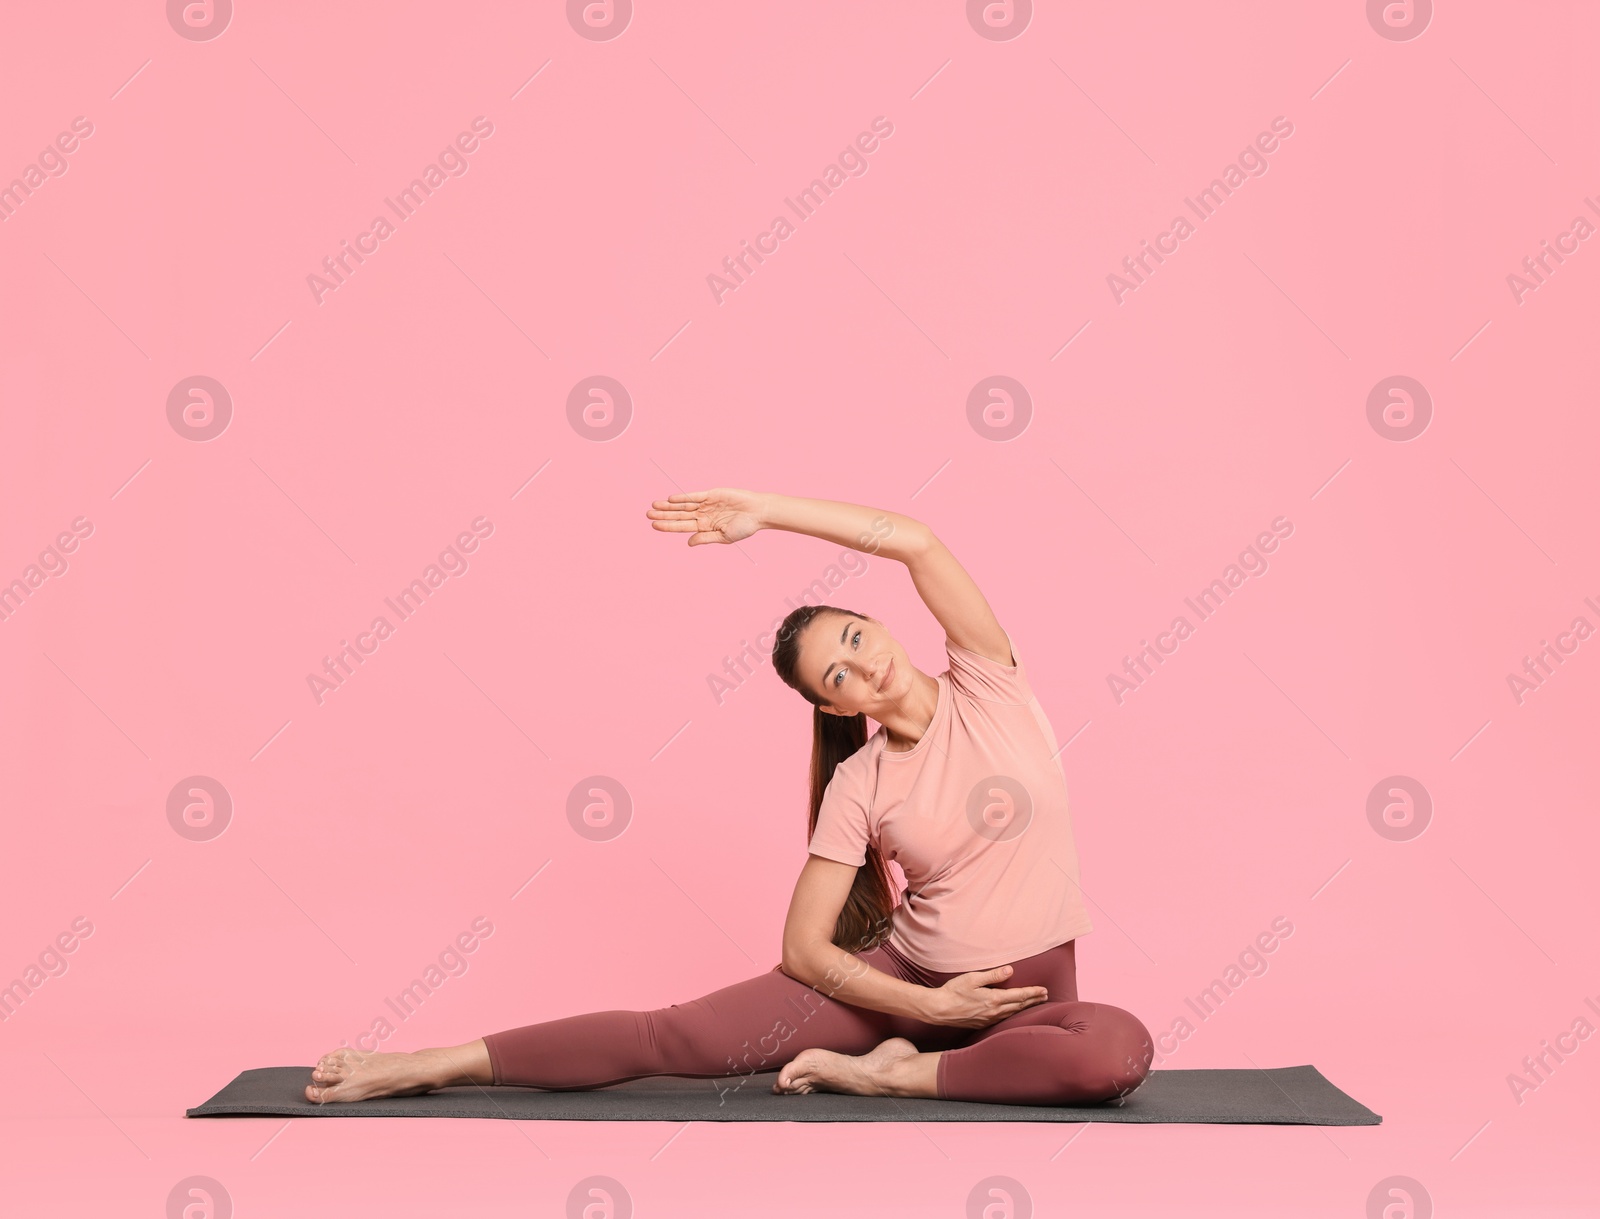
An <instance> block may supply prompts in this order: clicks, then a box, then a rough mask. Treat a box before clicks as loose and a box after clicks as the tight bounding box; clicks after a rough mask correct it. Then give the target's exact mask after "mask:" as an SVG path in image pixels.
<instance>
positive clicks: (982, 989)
mask: <svg viewBox="0 0 1600 1219" xmlns="http://www.w3.org/2000/svg"><path fill="white" fill-rule="evenodd" d="M646 515H647V516H648V517H649V518H650V519H651V520H652V521H653V522H654V528H655V529H657V530H660V531H662V532H665V533H687V534H689V535H690V537H689V539H688V542H689V545H690V546H703V545H707V544H711V543H723V544H728V543H734V542H739V541H742V540H743V539H744V538H747V537H749V536H750V535H751V534H753V533H755V532H756V531H757V530H758V529H786V530H790V531H793V532H795V533H805V534H810V535H811V536H813V537H817V538H822V539H824V540H826V541H829V542H832V543H835V544H837V545H841V546H848V547H850V548H851V549H854V550H860V551H865V552H868V553H873V554H880V555H883V556H885V557H887V558H891V559H894V560H896V561H898V562H901V563H904V564H905V565H906V567H907V568H908V569H909V571H910V573H911V580H912V583H913V584H914V585H915V586H916V589H917V592H918V593H919V594H920V595H921V597H922V600H923V602H924V604H926V605H927V607H928V610H929V611H930V612H931V613H932V614H933V616H934V618H935V619H937V620H938V622H939V625H940V626H941V627H943V628H944V632H945V636H946V638H945V651H946V653H947V656H948V660H949V667H948V669H947V670H946V671H945V672H942V673H940V674H939V675H938V676H936V677H932V676H929V675H928V674H926V673H923V672H922V671H921V670H919V669H917V668H916V666H914V665H913V664H912V663H911V659H910V657H909V656H907V654H906V652H905V649H904V648H903V647H902V646H901V645H900V643H899V642H898V641H897V640H896V639H895V638H894V636H893V635H891V634H890V633H889V630H888V628H887V627H886V626H885V625H884V624H883V623H882V622H879V621H878V620H877V619H875V618H870V617H868V616H866V615H865V614H860V613H856V612H855V611H853V610H846V609H840V608H837V607H833V606H825V605H805V606H801V607H800V608H799V609H797V610H795V611H794V612H793V613H791V614H790V615H789V616H788V617H787V618H785V619H784V620H783V623H782V625H781V627H780V628H779V629H778V631H777V634H776V642H775V644H774V646H773V649H772V665H773V668H774V669H775V670H776V671H777V673H778V676H779V677H781V678H782V679H783V681H784V682H785V683H786V684H787V685H789V686H791V687H792V688H794V689H795V690H797V691H799V693H800V694H801V695H802V696H803V697H804V698H805V699H806V701H807V702H809V703H811V705H812V753H811V799H810V829H811V834H810V839H809V842H810V846H809V854H808V856H807V859H806V863H805V865H804V867H803V868H802V869H801V871H800V877H799V880H798V881H797V882H796V884H795V888H794V896H793V897H792V899H791V900H790V903H789V912H788V917H787V920H786V921H785V923H784V928H783V960H782V962H781V963H780V964H779V965H776V966H774V967H773V968H772V969H771V970H770V971H769V972H767V973H764V974H761V975H760V976H758V977H754V978H749V979H747V980H745V981H743V982H736V983H734V984H733V985H731V986H726V987H724V988H722V989H721V990H717V991H713V992H712V993H711V994H709V995H705V996H703V997H701V998H699V999H695V1000H692V1001H688V1002H684V1003H675V1004H672V1005H671V1006H670V1007H664V1008H659V1009H656V1010H654V1011H603V1012H589V1013H586V1014H583V1015H577V1016H566V1017H563V1018H561V1019H557V1020H547V1021H544V1022H542V1023H539V1024H530V1025H526V1026H524V1027H522V1028H515V1029H508V1030H506V1031H504V1032H500V1033H491V1034H489V1035H488V1036H486V1037H481V1038H479V1039H478V1040H476V1041H470V1042H468V1043H466V1044H465V1045H459V1046H454V1047H450V1048H438V1049H425V1050H418V1051H415V1052H412V1053H363V1052H362V1051H360V1050H354V1049H349V1048H343V1049H338V1050H334V1051H333V1052H331V1053H329V1054H326V1055H324V1056H323V1058H322V1059H321V1060H320V1061H319V1062H318V1063H317V1065H316V1067H315V1068H314V1069H313V1070H312V1072H311V1083H310V1084H309V1085H307V1087H306V1096H307V1098H309V1099H310V1100H313V1101H317V1102H319V1103H322V1102H334V1101H353V1100H364V1099H366V1098H368V1097H375V1096H396V1095H411V1094H415V1093H419V1092H427V1091H431V1090H432V1089H434V1088H442V1087H448V1086H452V1085H459V1084H474V1083H475V1084H515V1085H522V1086H526V1087H535V1088H547V1089H558V1090H559V1089H585V1088H598V1087H603V1086H605V1085H607V1084H614V1083H620V1082H623V1081H625V1080H630V1079H638V1078H641V1077H643V1076H647V1075H687V1076H695V1077H700V1078H713V1079H719V1080H720V1079H725V1078H726V1079H730V1080H732V1079H733V1077H743V1076H747V1075H750V1074H752V1073H754V1072H756V1071H770V1070H773V1069H775V1068H781V1070H779V1073H778V1077H777V1081H776V1082H775V1083H774V1084H773V1091H775V1092H780V1093H806V1092H815V1091H830V1092H853V1093H857V1094H860V1095H865V1096H923V1097H941V1098H945V1099H951V1100H976V1101H992V1102H998V1103H1006V1104H1033V1105H1086V1104H1098V1103H1101V1102H1107V1101H1112V1100H1120V1099H1121V1098H1122V1097H1124V1096H1126V1095H1127V1094H1128V1093H1129V1092H1131V1091H1133V1089H1135V1088H1137V1087H1138V1086H1139V1085H1140V1084H1142V1083H1143V1082H1144V1080H1145V1078H1146V1076H1148V1074H1149V1071H1150V1063H1151V1059H1152V1057H1153V1054H1154V1050H1153V1046H1152V1043H1151V1038H1150V1034H1149V1032H1148V1031H1147V1030H1146V1028H1145V1026H1144V1025H1143V1024H1142V1023H1141V1022H1140V1021H1139V1020H1138V1018H1137V1017H1135V1016H1134V1015H1132V1014H1131V1013H1129V1012H1127V1011H1124V1010H1123V1009H1122V1008H1119V1007H1112V1006H1110V1005H1108V1004H1105V1003H1088V1002H1083V1001H1080V1000H1079V999H1078V984H1077V966H1076V959H1075V956H1074V941H1075V940H1076V939H1077V937H1078V936H1080V935H1082V934H1084V933H1085V932H1087V931H1089V930H1091V929H1092V924H1091V923H1090V920H1089V915H1088V912H1087V911H1086V910H1085V908H1084V905H1083V897H1082V892H1081V890H1080V889H1079V888H1078V856H1077V849H1076V847H1075V845H1074V842H1073V834H1072V822H1071V819H1070V816H1069V814H1068V811H1067V790H1066V780H1065V777H1064V775H1063V772H1062V769H1061V764H1060V762H1059V761H1058V760H1057V754H1058V753H1059V752H1060V747H1059V746H1058V745H1057V743H1056V737H1055V733H1054V732H1053V731H1052V730H1051V727H1050V722H1049V720H1048V719H1046V718H1045V714H1044V711H1043V709H1042V708H1041V707H1040V705H1039V701H1038V699H1037V698H1035V697H1034V694H1033V691H1032V688H1031V687H1030V685H1029V682H1028V677H1027V674H1026V672H1025V670H1024V668H1023V664H1022V656H1021V655H1020V654H1019V653H1018V652H1017V650H1016V647H1015V645H1014V644H1013V643H1012V641H1011V638H1010V636H1009V635H1008V634H1007V633H1006V632H1005V631H1004V630H1003V629H1002V628H1001V626H1000V623H999V621H998V620H997V619H996V618H995V615H994V611H993V610H992V609H991V608H990V607H989V603H988V602H987V601H986V600H985V599H984V596H983V594H982V593H981V592H980V591H979V590H978V586H977V585H976V584H974V583H973V581H972V577H971V576H969V575H968V574H967V572H966V570H965V569H964V568H963V567H962V566H961V564H960V563H958V562H957V561H956V558H955V556H954V555H953V554H951V553H950V551H949V549H948V548H946V546H945V545H944V543H943V542H941V541H940V540H939V539H938V538H937V537H935V536H934V534H933V532H932V531H931V530H930V529H929V528H928V527H927V526H926V525H924V524H923V523H922V522H920V521H916V520H913V519H912V518H910V517H907V516H900V515H898V514H895V513H891V512H879V511H877V510H875V509H872V508H866V507H861V506H859V505H856V504H845V503H839V502H836V501H832V500H816V499H798V498H794V497H791V496H785V495H772V494H757V493H754V492H749V491H740V490H734V489H731V488H718V489H715V490H711V491H700V492H692V493H685V494H680V495H673V496H669V497H668V498H667V499H665V500H657V501H656V502H655V503H654V505H653V506H652V507H651V508H650V510H649V511H648V512H647V513H646ZM868 719H871V720H873V721H875V722H876V723H877V725H878V728H877V731H876V732H874V733H873V734H872V735H871V736H870V737H868V735H867V729H866V721H867V720H868ZM890 860H893V861H894V862H895V863H897V864H898V865H899V867H900V869H901V871H902V873H903V874H904V876H905V878H906V887H905V890H904V894H903V898H902V900H899V901H898V902H897V901H896V893H897V889H898V887H899V886H898V885H897V884H896V882H895V880H894V878H893V877H892V876H891V874H890V872H889V870H888V861H890ZM742 1083H743V1079H742V1078H739V1079H737V1080H736V1081H734V1082H730V1083H728V1084H727V1085H723V1084H720V1083H719V1084H718V1085H716V1086H717V1087H718V1089H719V1091H721V1092H724V1093H726V1092H728V1091H731V1090H733V1089H734V1088H737V1087H739V1086H741V1085H742Z"/></svg>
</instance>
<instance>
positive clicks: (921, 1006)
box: [915, 986, 944, 1024]
mask: <svg viewBox="0 0 1600 1219" xmlns="http://www.w3.org/2000/svg"><path fill="white" fill-rule="evenodd" d="M915 1014H916V1018H917V1019H918V1020H920V1021H922V1023H924V1024H943V1023H944V991H943V990H942V989H941V988H939V987H937V986H924V987H923V988H922V994H920V995H918V996H917V1012H916V1013H915Z"/></svg>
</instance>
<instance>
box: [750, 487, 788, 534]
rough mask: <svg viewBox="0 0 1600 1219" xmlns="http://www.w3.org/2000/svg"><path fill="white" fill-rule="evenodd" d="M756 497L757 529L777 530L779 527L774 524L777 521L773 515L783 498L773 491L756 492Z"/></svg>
mask: <svg viewBox="0 0 1600 1219" xmlns="http://www.w3.org/2000/svg"><path fill="white" fill-rule="evenodd" d="M754 495H755V500H756V510H755V518H756V528H757V529H774V528H776V527H777V526H776V525H775V524H774V523H773V522H774V520H775V519H776V518H775V517H774V515H773V509H774V508H775V507H776V506H777V501H778V500H779V499H781V498H782V497H781V496H779V495H778V494H777V493H776V492H773V491H757V492H754Z"/></svg>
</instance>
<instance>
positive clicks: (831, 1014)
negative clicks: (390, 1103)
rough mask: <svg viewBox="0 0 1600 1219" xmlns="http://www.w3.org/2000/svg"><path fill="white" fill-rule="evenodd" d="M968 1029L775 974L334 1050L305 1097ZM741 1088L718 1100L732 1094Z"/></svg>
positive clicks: (716, 1060)
mask: <svg viewBox="0 0 1600 1219" xmlns="http://www.w3.org/2000/svg"><path fill="white" fill-rule="evenodd" d="M861 957H862V959H863V960H864V961H866V962H867V963H868V964H870V965H872V966H873V967H874V968H877V969H881V970H883V971H884V972H886V973H893V974H895V976H897V977H899V976H903V973H902V970H903V966H902V965H901V964H900V962H899V961H898V960H897V959H896V958H894V957H891V956H889V955H888V954H886V953H883V952H882V950H881V949H874V950H872V951H870V952H867V953H862V954H861ZM963 1031H964V1030H960V1029H949V1028H938V1027H935V1026H933V1025H927V1024H923V1023H921V1022H920V1021H915V1020H909V1019H906V1018H903V1017H898V1016H890V1015H887V1014H885V1013H883V1012H875V1011H869V1010H867V1009H865V1008H858V1007H851V1006H850V1005H848V1004H845V1003H842V1002H839V1001H838V1000H835V999H831V998H829V997H828V995H827V992H826V990H825V989H821V988H819V987H813V986H807V985H806V984H805V983H803V982H797V981H796V980H795V979H793V978H791V977H789V976H788V975H787V974H785V973H783V972H782V971H781V970H779V969H777V968H774V969H772V970H770V971H768V972H767V973H764V974H761V975H760V976H758V977H755V978H749V979H746V980H745V981H743V982H737V983H734V984H733V985H732V986H725V987H723V988H722V989H721V990H717V991H713V992H712V993H711V994H709V995H705V996H702V997H701V998H699V999H695V1000H692V1001H690V1002H686V1003H674V1004H672V1005H671V1006H669V1007H664V1008H658V1009H656V1010H653V1011H602V1012H587V1013H584V1014H582V1015H578V1016H566V1017H562V1018H560V1019H556V1020H547V1021H543V1022H541V1023H539V1024H530V1025H525V1026H523V1027H522V1028H516V1029H508V1030H506V1031H504V1032H500V1033H491V1034H489V1035H488V1036H487V1037H483V1038H480V1039H479V1040H477V1041H472V1042H468V1043H467V1044H465V1045H461V1046H455V1047H452V1048H448V1049H429V1050H419V1051H416V1052H414V1053H362V1052H361V1051H358V1050H351V1049H339V1050H334V1051H333V1052H332V1053H330V1054H326V1055H324V1056H323V1058H322V1059H321V1061H319V1062H318V1064H317V1066H316V1068H315V1069H314V1070H313V1072H312V1083H311V1084H310V1085H308V1086H307V1088H306V1097H307V1099H309V1100H313V1101H317V1102H319V1103H322V1102H327V1101H342V1100H365V1099H367V1098H369V1097H375V1096H398V1095H415V1094H416V1093H419V1092H427V1091H430V1090H432V1089H434V1088H442V1087H448V1086H450V1085H452V1084H467V1083H478V1084H516V1085H521V1086H524V1087H535V1088H548V1089H556V1090H570V1089H585V1088H600V1087H604V1086H606V1085H607V1084H614V1083H621V1082H623V1081H625V1080H630V1079H638V1078H640V1077H642V1076H646V1075H688V1076H697V1077H702V1078H715V1077H724V1076H746V1075H750V1074H753V1073H754V1072H757V1071H770V1070H773V1069H775V1068H777V1067H780V1066H782V1065H783V1064H784V1063H786V1062H788V1061H789V1060H790V1059H791V1058H793V1057H794V1056H795V1054H796V1053H798V1052H799V1051H800V1050H801V1049H803V1048H807V1047H812V1046H826V1047H829V1048H834V1049H837V1050H839V1051H840V1052H841V1053H843V1054H851V1055H864V1054H867V1052H868V1051H870V1050H872V1049H873V1047H874V1046H877V1045H878V1044H879V1043H880V1042H882V1041H884V1040H885V1039H886V1038H895V1037H906V1036H914V1037H916V1039H917V1042H918V1044H922V1045H932V1046H937V1045H942V1044H950V1045H956V1044H960V1043H961V1041H962V1037H961V1034H962V1033H963ZM907 1048H908V1049H910V1050H911V1051H912V1052H915V1050H914V1047H911V1046H909V1045H908V1046H907ZM742 1083H743V1081H742V1079H741V1080H739V1081H737V1082H734V1083H732V1084H731V1085H730V1086H729V1087H727V1088H722V1089H719V1090H720V1091H723V1092H727V1091H732V1090H734V1089H735V1088H737V1087H739V1086H741V1085H742Z"/></svg>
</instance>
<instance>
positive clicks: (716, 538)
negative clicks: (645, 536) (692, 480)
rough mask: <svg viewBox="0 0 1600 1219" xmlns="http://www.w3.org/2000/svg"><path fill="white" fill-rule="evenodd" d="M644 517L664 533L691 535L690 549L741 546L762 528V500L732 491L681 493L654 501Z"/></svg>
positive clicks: (734, 489) (757, 496)
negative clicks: (716, 543) (714, 545)
mask: <svg viewBox="0 0 1600 1219" xmlns="http://www.w3.org/2000/svg"><path fill="white" fill-rule="evenodd" d="M645 515H646V516H648V517H649V518H650V519H651V520H652V521H654V522H655V525H654V528H656V529H659V530H660V531H661V532H663V533H687V534H690V535H691V536H690V538H689V545H691V546H705V545H708V544H709V543H711V542H722V543H724V544H726V543H728V542H741V541H743V540H744V539H745V538H747V537H749V536H750V535H751V534H752V533H754V532H756V530H758V529H760V528H761V496H759V495H757V494H756V493H755V492H753V491H740V490H737V489H736V488H733V487H713V488H712V489H711V490H709V491H683V492H680V493H679V494H677V495H669V496H667V498H666V499H658V500H656V501H655V502H654V503H653V504H651V505H650V510H649V511H648V512H646V513H645Z"/></svg>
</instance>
